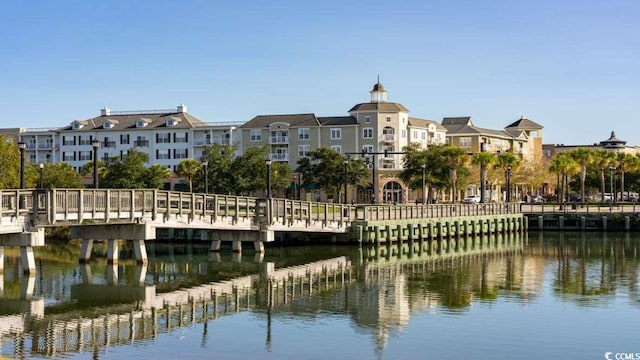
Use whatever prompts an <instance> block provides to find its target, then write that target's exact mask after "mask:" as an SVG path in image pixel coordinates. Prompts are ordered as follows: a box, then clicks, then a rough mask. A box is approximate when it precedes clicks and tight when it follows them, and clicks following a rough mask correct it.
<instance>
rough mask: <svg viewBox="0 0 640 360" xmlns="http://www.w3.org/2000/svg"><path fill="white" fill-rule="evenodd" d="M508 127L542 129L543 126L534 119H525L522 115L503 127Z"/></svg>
mask: <svg viewBox="0 0 640 360" xmlns="http://www.w3.org/2000/svg"><path fill="white" fill-rule="evenodd" d="M508 128H518V129H521V130H542V129H543V128H544V127H543V126H542V125H540V124H538V123H536V122H534V121H531V120H529V119H527V117H526V116H524V115H522V116H521V117H520V119H518V120H516V121H514V122H513V123H511V124H509V125H507V126H506V127H505V129H508Z"/></svg>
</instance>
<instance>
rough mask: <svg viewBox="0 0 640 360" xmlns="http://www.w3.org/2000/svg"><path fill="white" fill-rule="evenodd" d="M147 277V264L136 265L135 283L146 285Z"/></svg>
mask: <svg viewBox="0 0 640 360" xmlns="http://www.w3.org/2000/svg"><path fill="white" fill-rule="evenodd" d="M146 277H147V264H146V263H144V264H140V265H138V266H136V278H135V281H136V283H135V284H134V285H138V286H142V285H144V280H145V279H146Z"/></svg>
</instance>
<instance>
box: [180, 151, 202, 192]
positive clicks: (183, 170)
mask: <svg viewBox="0 0 640 360" xmlns="http://www.w3.org/2000/svg"><path fill="white" fill-rule="evenodd" d="M201 171H203V169H202V164H200V162H199V161H198V160H195V159H184V160H182V161H180V163H179V164H178V169H176V175H178V176H180V177H183V178H185V179H186V180H187V183H189V192H192V191H193V179H194V178H195V177H196V175H198V173H200V172H201Z"/></svg>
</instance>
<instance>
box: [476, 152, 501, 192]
mask: <svg viewBox="0 0 640 360" xmlns="http://www.w3.org/2000/svg"><path fill="white" fill-rule="evenodd" d="M496 161H498V158H497V156H496V154H494V153H490V152H483V151H482V152H479V153H475V154H473V157H472V158H471V163H472V164H474V165H480V189H481V191H480V202H485V201H486V199H485V198H484V195H485V194H484V193H485V191H484V184H485V183H486V182H487V167H489V166H491V165H493V164H495V163H496Z"/></svg>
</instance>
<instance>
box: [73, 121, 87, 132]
mask: <svg viewBox="0 0 640 360" xmlns="http://www.w3.org/2000/svg"><path fill="white" fill-rule="evenodd" d="M85 125H87V122H86V121H74V122H72V123H71V129H73V130H80V129H82V128H83V127H84V126H85Z"/></svg>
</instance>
